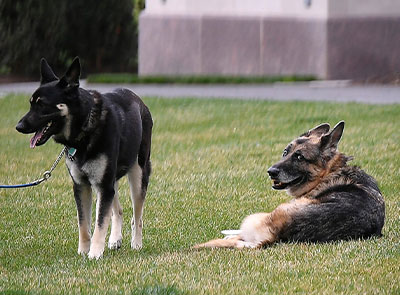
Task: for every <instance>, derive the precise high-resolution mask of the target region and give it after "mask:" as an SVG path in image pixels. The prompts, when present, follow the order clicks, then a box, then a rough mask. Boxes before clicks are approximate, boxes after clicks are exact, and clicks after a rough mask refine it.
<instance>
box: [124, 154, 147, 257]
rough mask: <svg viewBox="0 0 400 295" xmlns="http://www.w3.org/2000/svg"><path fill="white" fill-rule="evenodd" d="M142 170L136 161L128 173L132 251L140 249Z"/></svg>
mask: <svg viewBox="0 0 400 295" xmlns="http://www.w3.org/2000/svg"><path fill="white" fill-rule="evenodd" d="M142 179H143V170H142V168H141V167H140V166H139V164H138V162H137V161H136V162H135V164H134V165H133V167H132V168H131V169H130V170H129V172H128V181H129V187H130V190H131V199H132V206H133V217H132V221H131V227H132V240H131V247H132V248H133V249H140V248H142V228H143V219H142V215H143V206H144V201H145V196H146V190H145V189H144V188H143V187H142Z"/></svg>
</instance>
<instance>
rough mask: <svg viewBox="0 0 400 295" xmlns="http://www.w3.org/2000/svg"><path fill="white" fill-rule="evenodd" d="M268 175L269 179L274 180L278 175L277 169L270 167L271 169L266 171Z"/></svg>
mask: <svg viewBox="0 0 400 295" xmlns="http://www.w3.org/2000/svg"><path fill="white" fill-rule="evenodd" d="M268 174H269V177H271V178H276V177H278V175H279V169H278V168H276V167H274V166H272V167H271V168H269V169H268Z"/></svg>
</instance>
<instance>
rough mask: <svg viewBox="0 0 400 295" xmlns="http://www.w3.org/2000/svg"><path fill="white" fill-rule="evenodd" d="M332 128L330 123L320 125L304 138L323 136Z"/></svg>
mask: <svg viewBox="0 0 400 295" xmlns="http://www.w3.org/2000/svg"><path fill="white" fill-rule="evenodd" d="M330 128H331V126H330V125H329V124H328V123H323V124H320V125H318V126H315V127H314V128H313V129H311V130H309V131H308V132H306V133H305V134H303V135H302V136H306V137H309V136H322V135H324V134H326V133H328V132H329V129H330Z"/></svg>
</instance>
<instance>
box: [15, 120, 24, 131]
mask: <svg viewBox="0 0 400 295" xmlns="http://www.w3.org/2000/svg"><path fill="white" fill-rule="evenodd" d="M15 129H17V131H18V132H23V131H24V129H25V125H24V122H22V121H19V122H18V124H17V126H15Z"/></svg>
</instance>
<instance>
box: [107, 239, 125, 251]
mask: <svg viewBox="0 0 400 295" xmlns="http://www.w3.org/2000/svg"><path fill="white" fill-rule="evenodd" d="M121 246H122V239H118V240H116V241H109V242H108V248H109V249H111V250H118V249H119V248H121Z"/></svg>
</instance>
